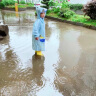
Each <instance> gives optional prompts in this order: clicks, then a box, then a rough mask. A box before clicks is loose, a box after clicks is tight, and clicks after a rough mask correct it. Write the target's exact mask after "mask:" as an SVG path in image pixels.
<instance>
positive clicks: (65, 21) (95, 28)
mask: <svg viewBox="0 0 96 96" xmlns="http://www.w3.org/2000/svg"><path fill="white" fill-rule="evenodd" d="M45 18H48V19H52V20H56V21H60V22H64V23H69V24H73V25H77V26H82V27H85V28H89V29H93V30H96V27H95V26H92V25H86V24H83V23H79V22H72V21H67V20H62V19H60V18H56V17H51V16H46V17H45Z"/></svg>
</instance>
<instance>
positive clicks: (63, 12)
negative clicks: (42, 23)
mask: <svg viewBox="0 0 96 96" xmlns="http://www.w3.org/2000/svg"><path fill="white" fill-rule="evenodd" d="M74 14H75V12H73V11H71V10H70V9H69V8H66V9H61V11H60V12H59V13H58V15H60V16H61V17H64V18H67V19H68V18H70V17H71V16H73V15H74Z"/></svg>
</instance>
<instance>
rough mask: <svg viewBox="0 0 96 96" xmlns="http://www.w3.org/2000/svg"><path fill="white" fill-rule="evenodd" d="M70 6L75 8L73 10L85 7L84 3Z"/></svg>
mask: <svg viewBox="0 0 96 96" xmlns="http://www.w3.org/2000/svg"><path fill="white" fill-rule="evenodd" d="M69 7H70V9H73V10H75V11H76V10H81V9H82V8H83V5H82V4H69Z"/></svg>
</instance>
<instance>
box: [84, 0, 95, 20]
mask: <svg viewBox="0 0 96 96" xmlns="http://www.w3.org/2000/svg"><path fill="white" fill-rule="evenodd" d="M83 11H84V13H85V15H87V16H89V17H90V18H91V19H93V20H96V0H92V1H90V2H89V3H87V4H86V5H85V6H84V8H83Z"/></svg>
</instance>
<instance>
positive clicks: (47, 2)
mask: <svg viewBox="0 0 96 96" xmlns="http://www.w3.org/2000/svg"><path fill="white" fill-rule="evenodd" d="M49 1H50V0H43V1H41V3H42V4H44V6H41V7H43V8H47V9H49Z"/></svg>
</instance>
